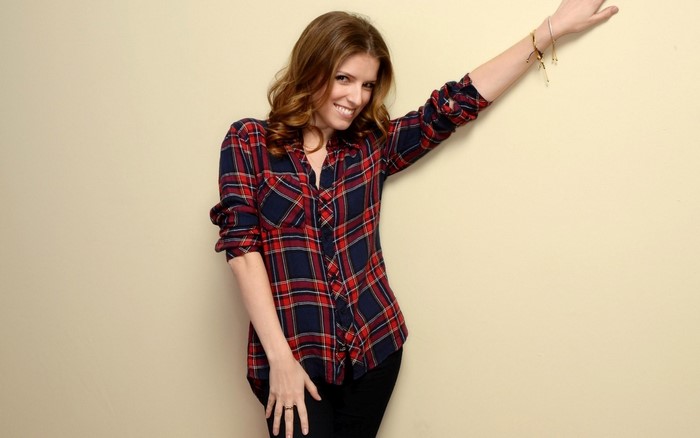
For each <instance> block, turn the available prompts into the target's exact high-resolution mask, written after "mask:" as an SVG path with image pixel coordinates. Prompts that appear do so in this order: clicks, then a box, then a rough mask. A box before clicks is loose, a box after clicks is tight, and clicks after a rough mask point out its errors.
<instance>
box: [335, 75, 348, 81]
mask: <svg viewBox="0 0 700 438" xmlns="http://www.w3.org/2000/svg"><path fill="white" fill-rule="evenodd" d="M335 80H336V81H338V82H347V81H348V77H347V76H345V75H338V76H336V77H335Z"/></svg>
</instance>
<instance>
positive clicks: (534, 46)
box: [525, 30, 549, 83]
mask: <svg viewBox="0 0 700 438" xmlns="http://www.w3.org/2000/svg"><path fill="white" fill-rule="evenodd" d="M530 35H531V36H532V52H530V55H528V57H527V59H526V60H525V62H527V63H530V58H532V55H533V54H534V55H535V58H537V61H539V63H540V65H539V67H537V69H538V70H539V69H540V68H541V69H542V70H544V77H545V79H547V83H549V76H548V75H547V67H545V66H544V61H543V60H542V52H541V51H540V49H538V48H537V41H535V31H534V30H533V31H532V32H530Z"/></svg>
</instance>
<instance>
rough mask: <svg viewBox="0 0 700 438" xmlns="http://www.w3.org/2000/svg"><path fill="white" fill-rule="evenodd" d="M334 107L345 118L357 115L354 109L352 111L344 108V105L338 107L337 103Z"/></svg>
mask: <svg viewBox="0 0 700 438" xmlns="http://www.w3.org/2000/svg"><path fill="white" fill-rule="evenodd" d="M334 106H335V110H336V111H338V112H339V113H340V114H341V115H342V116H344V117H352V116H353V115H354V114H355V110H354V109H350V108H347V107H344V106H342V105H338V104H337V103H336V104H335V105H334Z"/></svg>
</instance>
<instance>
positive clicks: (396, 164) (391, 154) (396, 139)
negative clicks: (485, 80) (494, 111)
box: [383, 74, 490, 174]
mask: <svg viewBox="0 0 700 438" xmlns="http://www.w3.org/2000/svg"><path fill="white" fill-rule="evenodd" d="M489 104H490V103H489V102H488V101H487V100H486V99H484V98H483V97H482V96H481V95H480V94H479V92H478V91H477V89H476V88H475V87H474V86H473V85H472V82H471V79H470V78H469V75H468V74H467V75H465V76H464V77H463V78H462V79H461V80H459V81H456V82H454V81H453V82H448V83H446V84H445V85H443V86H442V87H441V88H440V89H439V90H435V91H433V92H432V93H431V95H430V98H429V99H428V101H427V102H426V103H425V105H424V106H422V107H420V108H419V109H418V110H417V111H412V112H410V113H408V114H406V115H405V116H404V117H401V118H398V119H395V120H392V121H391V123H390V125H389V136H388V140H387V143H386V148H385V150H384V151H383V152H384V153H383V156H384V157H383V158H384V159H385V160H386V164H387V172H388V174H392V173H396V172H398V171H400V170H403V169H405V168H406V167H408V166H410V165H411V164H413V163H414V162H416V161H417V160H418V159H419V158H421V157H422V156H423V155H425V154H426V153H427V152H429V151H430V150H432V149H433V148H434V147H435V146H437V145H438V144H440V143H441V142H442V141H443V140H445V139H446V138H447V137H449V136H450V135H451V134H452V133H453V132H454V131H455V129H457V128H458V127H459V126H462V125H465V124H466V123H468V122H470V121H472V120H474V119H476V117H477V116H478V114H479V111H481V110H482V109H484V108H486V107H487V106H489Z"/></svg>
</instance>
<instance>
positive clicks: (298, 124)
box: [267, 11, 393, 156]
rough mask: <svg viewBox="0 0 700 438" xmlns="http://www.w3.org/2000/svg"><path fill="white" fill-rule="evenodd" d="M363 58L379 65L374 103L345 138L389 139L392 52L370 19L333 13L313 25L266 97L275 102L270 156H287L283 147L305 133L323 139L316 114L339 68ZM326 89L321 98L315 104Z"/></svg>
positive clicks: (270, 119) (270, 124) (269, 135)
mask: <svg viewBox="0 0 700 438" xmlns="http://www.w3.org/2000/svg"><path fill="white" fill-rule="evenodd" d="M359 53H366V54H368V55H370V56H372V57H374V58H376V59H377V60H378V61H379V71H378V73H377V82H376V83H375V85H374V89H373V90H372V97H371V98H370V101H369V103H368V104H367V105H366V106H365V108H364V109H363V110H362V112H361V113H360V114H359V115H358V116H357V117H356V118H355V120H354V121H353V123H352V125H351V126H350V127H349V128H348V129H347V130H346V131H344V134H346V135H350V136H351V137H352V138H355V139H358V138H362V137H363V136H365V135H366V134H367V133H368V132H369V131H371V130H373V129H377V128H378V129H379V130H380V131H381V133H382V137H385V136H386V134H387V128H388V125H389V113H388V111H387V109H386V107H385V106H384V99H385V97H386V96H387V94H388V93H389V90H390V89H391V86H392V83H393V68H392V65H391V58H390V55H389V49H388V48H387V46H386V43H385V42H384V39H383V38H382V36H381V34H380V33H379V31H378V30H377V29H376V28H375V27H374V26H373V25H372V24H371V23H369V21H368V20H367V19H365V18H363V17H361V16H358V15H354V14H350V13H347V12H337V11H336V12H328V13H326V14H323V15H321V16H319V17H317V18H316V19H314V20H313V21H312V22H311V23H309V25H308V26H307V27H306V29H305V30H304V32H302V34H301V36H300V37H299V40H298V41H297V42H296V44H295V45H294V49H293V50H292V54H291V56H290V59H289V64H288V65H287V67H285V68H284V69H283V70H282V71H280V73H278V75H277V77H276V79H275V81H274V82H273V83H272V85H271V86H270V90H269V91H268V94H267V99H268V101H269V102H270V114H269V116H268V126H267V148H268V150H269V151H270V153H272V154H273V155H275V156H281V155H284V154H285V150H284V143H286V142H290V141H294V140H296V139H298V138H300V135H301V132H302V131H303V130H304V129H311V130H314V131H316V133H317V134H319V138H323V136H322V135H320V134H321V132H320V130H319V129H318V128H316V127H315V126H313V125H312V124H311V122H312V120H313V114H314V112H315V111H316V110H317V105H318V104H319V103H320V102H322V101H324V100H325V99H326V98H327V97H328V95H329V94H330V91H331V87H330V84H331V83H332V81H333V78H334V77H335V74H336V72H337V69H338V67H339V66H340V64H342V63H343V61H345V60H346V59H347V58H348V57H349V56H352V55H355V54H359ZM324 88H325V93H324V95H323V96H322V97H321V99H314V96H315V95H316V94H317V93H318V92H319V91H320V90H323V89H324ZM322 146H323V145H322V144H320V145H318V147H319V148H320V147H322Z"/></svg>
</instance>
